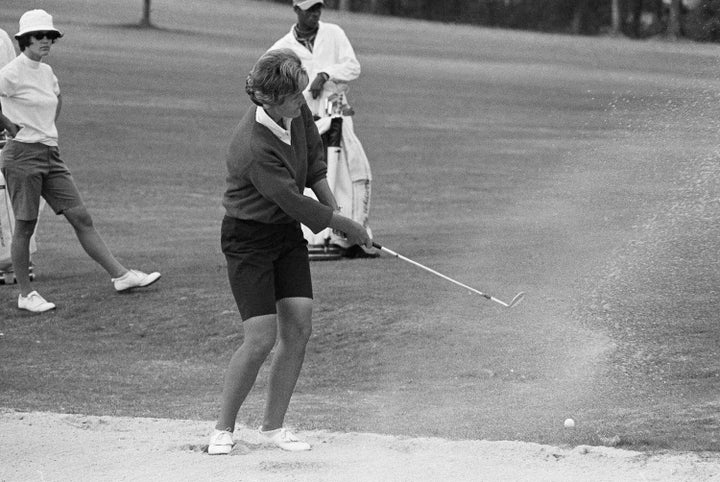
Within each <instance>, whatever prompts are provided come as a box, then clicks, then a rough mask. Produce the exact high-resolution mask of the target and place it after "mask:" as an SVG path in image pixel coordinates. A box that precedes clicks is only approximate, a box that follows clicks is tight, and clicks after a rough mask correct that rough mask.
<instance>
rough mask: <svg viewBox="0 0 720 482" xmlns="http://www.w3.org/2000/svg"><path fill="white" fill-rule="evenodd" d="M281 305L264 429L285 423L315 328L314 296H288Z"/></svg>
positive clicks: (274, 427)
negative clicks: (312, 297)
mask: <svg viewBox="0 0 720 482" xmlns="http://www.w3.org/2000/svg"><path fill="white" fill-rule="evenodd" d="M277 307H278V317H277V318H278V342H277V347H276V348H275V353H274V355H273V361H272V366H271V367H270V380H269V383H268V396H267V401H266V403H265V416H264V418H263V425H262V429H263V430H275V429H277V428H280V427H282V426H283V421H284V420H285V413H286V412H287V409H288V405H289V404H290V397H292V394H293V391H294V390H295V383H296V382H297V379H298V376H299V375H300V369H301V368H302V365H303V360H304V359H305V347H306V346H307V343H308V340H309V339H310V334H311V332H312V300H311V299H310V298H284V299H282V300H280V301H279V302H278V304H277Z"/></svg>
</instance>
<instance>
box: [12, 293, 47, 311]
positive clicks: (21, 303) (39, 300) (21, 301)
mask: <svg viewBox="0 0 720 482" xmlns="http://www.w3.org/2000/svg"><path fill="white" fill-rule="evenodd" d="M18 308H20V309H21V310H28V311H32V312H33V313H43V312H45V311H49V310H52V309H54V308H55V303H50V302H49V301H45V298H43V297H42V296H40V293H38V292H37V291H32V292H30V293H29V294H28V295H27V296H23V295H19V296H18Z"/></svg>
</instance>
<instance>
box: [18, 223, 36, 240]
mask: <svg viewBox="0 0 720 482" xmlns="http://www.w3.org/2000/svg"><path fill="white" fill-rule="evenodd" d="M36 225H37V220H34V221H21V220H16V221H15V232H14V233H13V242H15V241H19V242H22V241H23V240H26V239H30V238H31V237H32V235H33V233H34V232H35V226H36Z"/></svg>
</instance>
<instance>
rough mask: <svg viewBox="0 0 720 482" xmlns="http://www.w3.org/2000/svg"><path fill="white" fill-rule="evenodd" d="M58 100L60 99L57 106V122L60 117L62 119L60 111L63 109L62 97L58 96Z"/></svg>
mask: <svg viewBox="0 0 720 482" xmlns="http://www.w3.org/2000/svg"><path fill="white" fill-rule="evenodd" d="M57 98H58V105H57V109H55V120H57V119H58V117H60V110H61V109H62V95H60V94H58V96H57Z"/></svg>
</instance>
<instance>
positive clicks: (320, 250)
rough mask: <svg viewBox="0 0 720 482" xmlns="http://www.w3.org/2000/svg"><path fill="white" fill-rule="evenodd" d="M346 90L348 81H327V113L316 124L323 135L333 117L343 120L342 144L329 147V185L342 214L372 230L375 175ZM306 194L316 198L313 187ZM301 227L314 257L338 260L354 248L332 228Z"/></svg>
mask: <svg viewBox="0 0 720 482" xmlns="http://www.w3.org/2000/svg"><path fill="white" fill-rule="evenodd" d="M346 90H347V84H338V83H335V82H332V81H328V82H326V83H325V86H324V89H323V95H324V96H325V97H324V99H325V100H324V105H325V108H324V109H322V110H323V112H322V114H325V115H324V116H323V117H321V118H320V119H318V120H317V121H316V122H315V124H316V125H317V127H318V131H320V134H321V135H322V134H324V133H325V132H327V131H328V130H329V129H330V126H331V124H332V121H333V119H334V118H338V117H340V118H341V119H342V135H341V139H340V146H339V147H333V146H328V147H327V152H326V162H327V180H328V184H329V185H330V190H331V191H332V193H333V195H334V196H335V199H336V201H337V203H338V206H339V207H340V213H341V214H342V215H344V216H347V217H349V218H351V219H352V220H354V221H356V222H358V223H360V224H361V225H363V226H364V227H365V228H366V229H367V230H368V232H371V231H370V227H369V218H370V194H371V182H372V174H371V172H370V163H369V162H368V158H367V156H366V155H365V150H364V149H363V147H362V144H361V143H360V140H359V139H358V138H357V136H356V135H355V129H354V128H353V121H352V117H351V116H352V114H353V113H354V112H353V111H352V108H351V107H350V106H349V105H348V104H347V100H346V97H345V91H346ZM305 195H307V196H310V197H312V198H314V199H316V198H315V195H314V193H313V192H312V190H310V189H306V190H305ZM302 228H303V234H304V236H305V239H306V240H307V242H308V251H309V253H310V258H311V259H336V258H339V257H341V256H343V255H345V254H346V253H347V252H348V250H349V249H350V248H353V247H352V246H350V243H348V241H347V240H346V239H345V238H343V237H342V236H341V235H339V234H338V233H335V232H333V230H332V229H330V228H327V229H324V230H323V231H321V232H319V233H317V234H315V233H313V232H312V231H311V230H310V229H309V228H308V227H307V226H304V225H303V226H302ZM371 236H372V234H371ZM357 249H362V250H363V251H365V253H366V254H367V255H373V254H374V253H372V252H367V250H366V249H365V248H360V247H357Z"/></svg>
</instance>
